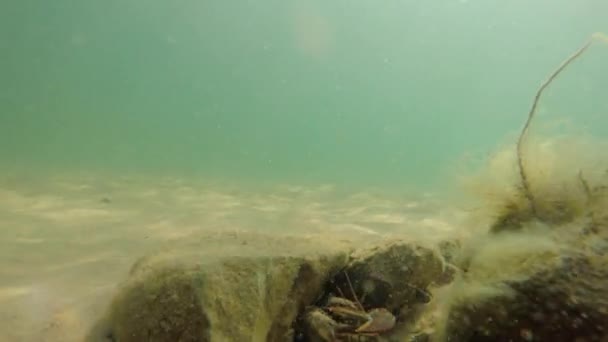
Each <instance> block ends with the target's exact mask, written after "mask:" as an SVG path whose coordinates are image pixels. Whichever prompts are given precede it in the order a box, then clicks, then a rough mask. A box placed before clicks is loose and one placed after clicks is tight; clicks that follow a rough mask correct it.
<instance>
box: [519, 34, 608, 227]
mask: <svg viewBox="0 0 608 342" xmlns="http://www.w3.org/2000/svg"><path fill="white" fill-rule="evenodd" d="M594 40H601V41H603V42H606V43H608V36H607V35H605V34H603V33H601V32H597V33H594V34H593V35H592V36H591V38H590V39H589V40H588V41H587V42H586V43H585V44H584V45H583V46H582V47H580V48H579V49H578V50H576V52H574V53H573V54H572V55H570V57H568V58H566V60H564V61H563V62H562V64H560V65H559V66H558V67H557V69H555V70H554V71H553V73H551V75H550V76H549V78H547V79H546V80H545V81H544V82H543V83H542V84H541V86H540V88H538V90H537V91H536V95H535V96H534V102H533V103H532V107H531V108H530V111H529V112H528V118H527V120H526V122H525V124H524V127H523V129H522V130H521V133H520V135H519V139H518V140H517V164H518V167H519V176H520V178H521V186H522V191H523V194H524V196H525V197H526V199H527V200H528V202H529V204H530V211H531V212H532V215H534V216H535V217H538V216H537V206H536V200H535V197H534V194H533V193H532V190H531V187H530V180H529V178H528V174H527V173H526V169H525V167H524V160H523V152H522V150H523V141H524V139H525V137H526V135H527V133H528V128H529V127H530V123H531V122H532V119H533V118H534V115H535V114H536V108H537V106H538V102H539V100H540V98H541V96H542V94H543V92H544V91H545V89H546V88H547V87H548V86H549V85H550V84H551V83H552V82H553V80H555V78H556V77H557V76H558V75H559V74H560V73H561V72H562V71H563V70H564V69H565V68H566V67H567V66H568V65H569V64H570V63H572V62H573V61H574V60H575V59H577V58H578V57H580V56H581V55H582V54H583V52H585V51H586V50H587V48H588V47H589V46H590V45H591V43H592V42H593V41H594Z"/></svg>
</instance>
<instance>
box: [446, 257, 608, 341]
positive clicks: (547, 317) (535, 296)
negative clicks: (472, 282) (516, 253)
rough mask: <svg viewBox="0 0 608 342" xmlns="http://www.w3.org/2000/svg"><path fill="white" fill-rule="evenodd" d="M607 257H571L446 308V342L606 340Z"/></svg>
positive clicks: (607, 308) (607, 324)
mask: <svg viewBox="0 0 608 342" xmlns="http://www.w3.org/2000/svg"><path fill="white" fill-rule="evenodd" d="M606 265H608V257H606V256H600V255H594V256H583V255H579V256H573V257H569V258H565V259H564V260H563V262H562V263H561V265H559V266H557V267H547V268H546V269H545V270H542V271H540V272H538V273H536V274H534V275H533V276H531V277H530V278H528V279H526V280H522V281H505V282H504V283H503V284H504V286H506V287H507V289H508V292H505V293H504V294H501V295H497V296H494V297H492V298H487V299H486V300H483V301H481V302H479V301H471V302H463V303H460V304H458V305H456V306H453V307H452V308H451V309H450V313H449V317H448V322H447V327H446V331H445V336H444V337H445V339H446V340H448V341H608V270H607V269H606Z"/></svg>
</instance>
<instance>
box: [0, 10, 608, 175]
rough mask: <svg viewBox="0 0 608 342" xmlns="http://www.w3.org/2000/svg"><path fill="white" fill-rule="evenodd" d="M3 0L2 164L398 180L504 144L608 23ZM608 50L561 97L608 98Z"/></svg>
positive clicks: (474, 14)
mask: <svg viewBox="0 0 608 342" xmlns="http://www.w3.org/2000/svg"><path fill="white" fill-rule="evenodd" d="M0 8H1V10H0V13H1V14H0V15H1V16H2V20H0V44H2V54H1V56H0V61H1V62H0V74H1V75H2V77H0V87H1V89H2V92H0V99H1V101H0V159H1V160H2V165H3V166H4V167H8V166H12V165H21V166H26V167H29V168H33V167H34V166H33V165H35V168H37V169H39V170H44V169H45V168H50V167H53V168H76V169H82V168H89V169H103V170H112V171H118V172H121V170H137V171H139V172H144V173H157V172H160V173H177V174H189V175H195V176H196V177H203V178H204V177H218V176H221V177H224V178H226V177H227V178H230V179H235V180H239V179H248V180H253V181H255V180H265V181H288V182H296V183H297V182H330V183H335V182H339V183H347V184H350V185H385V186H390V187H395V186H407V185H411V184H415V185H422V186H424V187H428V186H431V185H433V184H436V183H437V182H438V181H439V180H441V179H442V178H443V177H444V176H445V173H446V169H447V170H449V168H450V167H451V165H452V164H453V163H454V161H455V160H458V159H459V158H460V157H461V156H462V155H463V154H465V153H468V152H471V151H472V152H476V153H477V152H481V153H485V152H487V151H489V150H491V149H493V148H495V146H496V144H497V143H500V142H503V141H504V139H505V137H507V136H509V135H511V134H514V132H516V131H517V130H518V129H519V128H520V127H521V125H522V122H523V119H524V117H525V115H526V113H527V110H528V106H529V104H530V101H531V99H532V96H533V92H534V91H535V88H536V87H537V86H538V84H539V83H540V82H541V80H543V79H544V78H545V77H546V75H547V74H548V73H549V71H550V70H551V69H552V68H554V67H555V66H556V65H557V64H559V62H560V61H561V60H562V59H563V58H564V57H565V56H567V55H568V54H570V53H571V52H572V51H573V49H575V48H576V47H578V46H579V45H580V44H581V43H582V42H583V41H584V40H585V39H586V38H587V37H588V36H589V35H590V34H591V33H592V32H595V31H608V24H607V23H608V21H606V20H605V18H606V16H605V14H606V13H608V3H606V2H605V1H602V0H594V1H592V0H587V1H577V2H572V1H565V0H564V1H537V2H534V3H531V2H529V1H523V0H520V1H509V2H504V1H475V0H470V1H464V0H463V1H435V0H434V1H388V2H382V3H377V2H364V1H354V2H353V1H332V2H329V3H328V2H326V1H265V2H259V1H240V2H234V3H232V2H226V1H192V0H182V1H171V2H167V1H135V0H131V1H113V0H111V1H103V2H97V1H65V0H60V1H52V2H41V1H32V0H29V1H9V2H5V3H3V4H2V5H0ZM596 50H598V52H594V53H593V54H590V56H588V58H586V60H585V61H584V62H581V63H580V65H579V66H578V67H577V70H575V71H571V72H570V75H569V76H565V80H562V81H560V85H559V86H556V88H555V89H554V90H553V92H552V93H551V94H550V95H548V100H547V103H546V104H547V106H549V107H550V108H556V107H559V109H560V110H561V111H563V112H564V113H567V114H568V115H571V113H570V109H573V108H575V109H577V110H579V112H580V110H581V108H580V107H581V106H584V109H585V112H586V113H587V112H588V113H589V115H590V116H593V115H596V116H599V114H602V113H604V114H605V112H606V109H607V107H606V106H607V104H606V101H602V100H601V99H600V98H601V97H602V96H604V95H605V94H604V92H603V91H602V90H601V89H605V87H604V88H601V87H600V86H601V85H602V84H603V85H604V86H605V85H606V81H605V76H606V72H605V71H604V72H603V73H601V72H599V71H600V70H601V69H602V64H603V61H605V60H606V57H607V56H608V53H607V52H606V51H603V52H600V51H599V50H605V49H596ZM604 70H605V68H604ZM602 82H603V83H602ZM570 92H574V93H570ZM564 104H565V105H568V104H571V107H572V108H568V107H567V106H566V107H564V106H562V105H564ZM564 108H565V109H564ZM597 120H599V119H597ZM602 120H605V119H602ZM448 172H449V171H448Z"/></svg>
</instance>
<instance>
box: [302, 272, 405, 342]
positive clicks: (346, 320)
mask: <svg viewBox="0 0 608 342" xmlns="http://www.w3.org/2000/svg"><path fill="white" fill-rule="evenodd" d="M345 275H346V279H347V282H348V285H349V287H350V290H351V292H352V296H353V298H354V301H351V300H349V299H346V298H344V296H343V295H342V296H341V297H337V296H330V297H329V298H328V300H327V303H326V304H325V306H323V307H322V308H319V307H309V309H308V310H307V313H306V315H305V320H306V323H307V325H308V327H309V331H310V332H311V333H312V334H313V335H316V336H317V338H318V339H319V340H320V341H323V342H342V341H374V340H377V337H378V336H380V335H381V334H383V333H385V332H388V331H390V330H392V329H393V328H394V327H395V323H396V318H395V316H394V315H393V314H392V313H391V312H390V311H389V310H387V309H385V308H373V309H370V310H367V311H366V310H365V309H364V308H363V306H362V305H361V303H360V302H359V300H358V298H357V296H356V294H355V291H354V289H353V287H352V284H351V283H350V279H349V278H348V274H346V273H345Z"/></svg>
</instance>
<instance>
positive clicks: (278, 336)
mask: <svg viewBox="0 0 608 342" xmlns="http://www.w3.org/2000/svg"><path fill="white" fill-rule="evenodd" d="M346 262H347V253H346V252H343V253H340V252H334V253H329V254H328V255H322V256H311V257H303V256H302V257H298V256H285V257H280V256H274V257H263V256H257V257H253V258H252V257H225V258H218V259H213V260H203V259H202V258H201V257H200V256H199V257H197V256H196V254H194V255H189V256H188V257H183V256H181V257H180V256H174V255H158V256H154V257H148V258H144V259H142V260H140V261H139V262H137V263H136V264H135V266H134V267H133V269H132V271H131V274H130V275H129V278H128V280H127V281H126V283H125V284H124V285H123V286H122V287H121V288H120V290H119V292H118V293H117V294H116V296H115V298H114V300H113V302H112V304H111V305H110V308H109V310H108V312H107V314H106V315H105V317H104V318H103V319H102V320H101V321H100V322H99V323H98V324H97V326H96V327H95V328H94V329H93V330H92V331H91V333H90V335H89V339H88V340H89V341H120V342H129V341H168V342H169V341H171V342H173V341H201V342H204V341H286V340H288V338H289V337H287V336H289V335H290V334H292V333H293V332H292V331H291V324H292V322H293V321H294V320H295V318H296V316H297V315H298V313H299V312H300V311H301V310H302V309H303V307H304V305H306V304H308V303H312V302H314V301H315V299H316V296H317V295H318V294H319V293H320V292H321V288H322V286H323V285H324V284H325V282H326V281H327V280H328V276H329V275H331V274H333V273H335V272H336V270H338V269H340V268H342V267H344V265H346Z"/></svg>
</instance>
